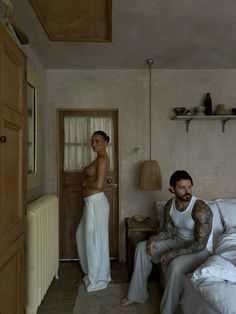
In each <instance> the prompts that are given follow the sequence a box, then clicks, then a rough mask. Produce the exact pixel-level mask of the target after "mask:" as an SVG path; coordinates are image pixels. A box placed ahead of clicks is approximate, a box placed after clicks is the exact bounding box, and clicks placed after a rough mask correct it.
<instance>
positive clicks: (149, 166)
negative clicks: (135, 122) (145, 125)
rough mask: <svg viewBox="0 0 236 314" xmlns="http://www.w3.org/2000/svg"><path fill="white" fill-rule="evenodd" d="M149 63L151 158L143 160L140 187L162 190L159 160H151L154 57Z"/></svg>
mask: <svg viewBox="0 0 236 314" xmlns="http://www.w3.org/2000/svg"><path fill="white" fill-rule="evenodd" d="M146 63H147V65H148V66H149V127H150V129H149V131H150V134H149V135H150V146H149V147H150V159H149V160H146V161H144V162H143V164H142V166H141V171H140V177H139V187H140V188H141V189H146V190H160V189H161V170H160V166H159V164H158V162H157V161H156V160H151V156H152V150H151V145H152V126H151V117H152V112H151V111H152V102H151V101H152V96H151V95H152V93H151V82H152V78H151V67H152V64H153V60H152V59H147V60H146Z"/></svg>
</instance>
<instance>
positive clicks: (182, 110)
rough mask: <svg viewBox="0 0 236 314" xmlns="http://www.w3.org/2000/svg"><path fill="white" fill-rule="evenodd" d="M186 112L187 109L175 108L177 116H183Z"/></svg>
mask: <svg viewBox="0 0 236 314" xmlns="http://www.w3.org/2000/svg"><path fill="white" fill-rule="evenodd" d="M185 110H186V108H185V107H176V108H174V111H175V113H176V115H177V116H181V115H182V114H184V112H185Z"/></svg>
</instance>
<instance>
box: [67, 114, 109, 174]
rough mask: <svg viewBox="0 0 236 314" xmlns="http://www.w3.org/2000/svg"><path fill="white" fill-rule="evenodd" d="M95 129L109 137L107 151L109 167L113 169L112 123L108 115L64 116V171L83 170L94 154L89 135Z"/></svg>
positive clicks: (93, 157) (94, 156)
mask: <svg viewBox="0 0 236 314" xmlns="http://www.w3.org/2000/svg"><path fill="white" fill-rule="evenodd" d="M95 131H103V132H105V133H106V134H107V135H108V136H109V137H110V141H109V143H108V145H107V153H108V156H109V158H110V169H113V164H114V163H113V125H112V118H109V117H73V116H65V117H64V132H65V146H64V171H66V172H71V171H80V170H83V169H84V167H85V166H86V165H88V164H89V163H90V162H91V161H92V160H93V159H95V158H96V154H95V153H94V152H93V150H92V148H91V136H92V134H93V133H94V132H95Z"/></svg>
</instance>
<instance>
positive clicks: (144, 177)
mask: <svg viewBox="0 0 236 314" xmlns="http://www.w3.org/2000/svg"><path fill="white" fill-rule="evenodd" d="M139 186H140V188H141V189H147V190H160V189H161V170H160V166H159V164H158V162H157V161H156V160H146V161H144V162H143V164H142V166H141V171H140V178H139Z"/></svg>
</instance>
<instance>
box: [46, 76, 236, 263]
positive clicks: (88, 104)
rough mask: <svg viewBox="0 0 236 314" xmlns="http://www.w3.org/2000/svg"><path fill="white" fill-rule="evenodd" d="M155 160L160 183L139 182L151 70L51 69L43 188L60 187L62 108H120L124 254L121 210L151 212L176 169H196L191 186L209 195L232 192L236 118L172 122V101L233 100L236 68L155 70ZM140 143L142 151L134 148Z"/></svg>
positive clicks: (145, 156)
mask: <svg viewBox="0 0 236 314" xmlns="http://www.w3.org/2000/svg"><path fill="white" fill-rule="evenodd" d="M152 78H153V80H152V159H156V160H158V161H159V164H160V167H161V172H162V177H163V188H162V190H161V191H143V190H140V189H139V188H138V186H137V181H138V173H139V168H140V164H141V162H142V161H143V160H145V159H149V103H148V73H147V71H146V70H128V71H127V70H114V71H113V70H107V71H105V70H96V71H94V70H84V71H79V70H48V71H47V82H46V85H47V104H46V105H47V107H46V110H45V117H44V118H45V119H44V123H45V131H46V136H45V145H46V147H45V149H46V160H45V171H46V178H45V188H46V193H57V188H58V173H57V166H58V164H57V160H58V158H57V108H97V109H100V108H104V109H109V108H117V109H119V154H120V155H119V165H120V174H119V181H120V240H121V241H120V253H121V258H124V256H125V252H124V237H125V234H124V217H125V216H130V215H133V214H135V213H139V214H144V215H150V216H153V202H154V200H156V199H167V198H169V197H170V193H169V191H168V181H169V177H170V175H171V173H172V172H173V171H174V170H176V169H187V170H188V171H189V172H190V174H192V176H193V180H194V192H195V194H196V195H197V196H199V197H202V198H207V199H212V198H218V197H235V195H236V191H235V184H234V182H235V176H236V158H235V156H236V144H235V134H236V120H235V121H229V122H228V123H227V124H226V130H225V133H222V132H221V124H220V122H219V121H215V122H212V121H199V122H196V121H193V122H192V123H191V124H190V130H189V133H186V131H185V124H184V122H181V121H172V120H171V117H173V115H174V114H173V108H174V107H176V106H187V107H188V108H190V109H191V108H193V107H195V106H198V105H200V103H201V101H202V96H203V94H204V93H206V92H208V91H210V92H211V93H212V99H213V105H216V104H219V103H224V104H225V106H226V108H231V107H236V92H235V80H236V70H235V71H233V70H232V71H224V70H209V71H207V70H195V71H191V70H187V71H186V70H158V71H156V70H153V75H152ZM136 146H138V147H140V148H141V149H140V151H139V152H138V153H135V152H134V148H135V147H136Z"/></svg>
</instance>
